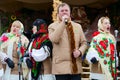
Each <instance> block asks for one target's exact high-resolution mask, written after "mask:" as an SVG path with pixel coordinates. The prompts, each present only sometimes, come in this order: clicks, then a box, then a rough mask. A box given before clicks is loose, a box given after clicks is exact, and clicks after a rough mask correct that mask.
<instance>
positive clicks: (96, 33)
mask: <svg viewBox="0 0 120 80" xmlns="http://www.w3.org/2000/svg"><path fill="white" fill-rule="evenodd" d="M98 34H100V32H98V31H96V32H94V33H93V35H92V36H93V37H94V36H97V35H98Z"/></svg>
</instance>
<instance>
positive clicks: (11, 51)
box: [0, 21, 29, 80]
mask: <svg viewBox="0 0 120 80" xmlns="http://www.w3.org/2000/svg"><path fill="white" fill-rule="evenodd" d="M15 22H16V23H17V22H18V23H19V24H20V30H21V31H22V32H23V30H24V27H23V24H22V23H21V22H19V21H15ZM15 22H14V23H15ZM28 43H29V41H28V39H27V38H26V37H25V36H24V35H23V34H22V33H21V34H20V35H19V36H18V35H17V34H16V35H15V34H13V33H12V32H10V33H5V34H3V35H2V36H1V37H0V60H1V63H2V65H3V66H2V68H3V69H4V73H3V78H2V80H19V71H18V62H19V60H20V58H21V57H22V56H23V55H24V52H25V49H26V47H27V45H28ZM6 58H10V59H11V60H12V61H13V62H14V68H13V69H11V68H10V67H9V66H8V65H7V63H6V62H5V59H6ZM21 65H22V68H21V69H20V70H21V73H20V75H21V80H22V78H24V79H25V78H26V79H27V72H25V74H24V70H25V69H26V70H27V66H26V65H25V64H24V63H22V64H21Z"/></svg>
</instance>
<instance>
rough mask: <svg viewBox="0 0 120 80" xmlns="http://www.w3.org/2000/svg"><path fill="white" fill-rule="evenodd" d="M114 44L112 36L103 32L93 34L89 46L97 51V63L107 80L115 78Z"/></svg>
mask: <svg viewBox="0 0 120 80" xmlns="http://www.w3.org/2000/svg"><path fill="white" fill-rule="evenodd" d="M114 44H115V40H114V39H113V36H112V35H111V34H106V33H104V32H95V33H94V34H93V39H92V42H91V44H90V45H91V47H92V48H94V49H95V50H97V52H98V54H99V58H100V60H99V62H100V64H101V67H102V71H103V73H105V77H106V78H107V80H109V79H112V78H114V77H115V76H116V71H115V58H114V50H115V45H114Z"/></svg>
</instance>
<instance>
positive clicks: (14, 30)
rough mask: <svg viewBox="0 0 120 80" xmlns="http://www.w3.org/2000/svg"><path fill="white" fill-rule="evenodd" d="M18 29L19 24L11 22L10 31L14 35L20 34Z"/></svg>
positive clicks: (19, 27)
mask: <svg viewBox="0 0 120 80" xmlns="http://www.w3.org/2000/svg"><path fill="white" fill-rule="evenodd" d="M20 29H21V25H20V23H19V22H13V24H12V26H11V33H12V34H15V35H19V34H20Z"/></svg>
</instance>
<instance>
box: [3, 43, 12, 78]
mask: <svg viewBox="0 0 120 80" xmlns="http://www.w3.org/2000/svg"><path fill="white" fill-rule="evenodd" d="M13 43H14V41H10V42H9V44H8V48H7V54H8V57H9V58H10V59H11V60H12V51H13ZM10 74H11V68H9V67H8V65H6V70H5V73H4V80H9V79H10Z"/></svg>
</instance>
